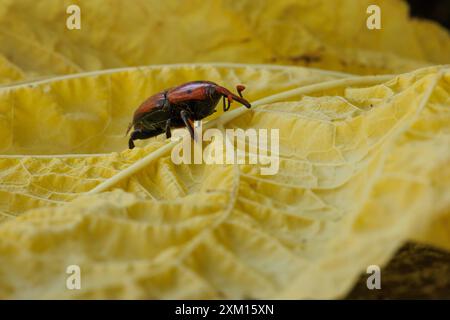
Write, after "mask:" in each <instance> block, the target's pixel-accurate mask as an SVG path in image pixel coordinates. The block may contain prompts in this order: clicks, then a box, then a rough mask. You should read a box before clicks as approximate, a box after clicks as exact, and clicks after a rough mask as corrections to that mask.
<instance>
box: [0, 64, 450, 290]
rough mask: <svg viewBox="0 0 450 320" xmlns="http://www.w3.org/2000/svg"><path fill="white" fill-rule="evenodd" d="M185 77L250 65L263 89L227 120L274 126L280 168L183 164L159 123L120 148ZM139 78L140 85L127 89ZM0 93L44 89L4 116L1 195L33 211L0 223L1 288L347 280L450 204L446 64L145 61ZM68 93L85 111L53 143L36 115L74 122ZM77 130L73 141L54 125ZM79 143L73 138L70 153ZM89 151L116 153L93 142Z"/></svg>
mask: <svg viewBox="0 0 450 320" xmlns="http://www.w3.org/2000/svg"><path fill="white" fill-rule="evenodd" d="M140 72H144V73H146V76H141V75H140ZM149 74H153V75H157V77H156V76H149ZM187 77H189V78H204V77H207V78H213V80H216V81H219V80H220V82H222V83H225V84H227V85H232V84H234V83H235V82H243V83H245V84H247V85H248V89H247V91H246V94H247V95H248V97H249V98H250V100H251V101H255V100H257V99H260V98H261V100H259V102H258V101H257V102H256V103H254V108H252V109H251V110H249V111H246V110H245V109H238V110H236V111H233V112H231V113H226V114H224V115H222V116H221V117H219V118H218V120H217V122H218V123H221V124H223V125H224V126H225V128H236V127H240V128H244V129H246V128H278V129H279V130H280V171H279V173H278V174H276V175H273V176H263V175H261V173H260V170H259V169H260V166H258V165H206V164H203V165H175V164H174V163H173V162H172V161H171V158H170V155H169V154H160V152H159V150H161V149H164V148H168V147H170V146H171V145H170V143H168V142H166V141H164V140H161V139H150V140H148V141H146V142H144V143H142V144H141V145H142V146H144V147H143V148H137V149H136V150H133V151H128V150H125V151H121V150H122V149H121V148H122V145H124V144H125V143H126V141H125V138H124V137H123V136H122V137H120V138H119V137H118V136H119V134H120V133H121V128H124V127H125V123H126V119H127V117H126V115H129V110H130V108H132V107H133V104H134V102H135V100H136V101H137V100H140V99H141V98H142V96H145V95H146V94H147V93H148V91H146V90H151V91H154V90H157V89H159V88H160V87H159V86H161V87H168V86H170V85H172V84H173V83H175V82H183V81H184V80H185V79H186V78H187ZM338 77H340V78H338ZM274 78H277V79H278V80H273V79H274ZM181 80H182V81H181ZM112 84H115V85H112ZM127 84H128V85H127ZM30 85H31V87H29V86H30ZM274 85H275V87H274ZM48 87H49V88H50V90H49V89H48ZM119 87H120V90H119V89H115V88H119ZM131 87H136V88H138V89H137V90H136V89H134V91H133V90H131V89H129V90H130V93H129V94H124V95H123V96H121V98H122V99H120V98H119V96H120V95H119V94H117V95H115V93H120V92H127V91H126V90H128V89H127V88H131ZM46 88H47V89H46ZM139 88H141V89H139ZM96 89H97V90H96ZM284 90H288V91H284ZM283 91H284V92H283ZM131 92H133V93H134V94H131ZM81 93H82V94H81ZM0 94H1V99H2V101H4V102H3V103H2V104H1V105H3V108H5V109H7V107H6V106H12V104H11V103H10V102H8V101H14V107H15V108H17V109H18V110H24V115H25V114H28V115H30V114H34V113H30V112H26V110H28V109H27V106H28V105H29V104H30V103H29V102H30V101H33V102H34V103H35V108H37V109H38V110H40V112H41V113H42V116H41V118H33V117H28V118H26V117H16V112H14V118H13V119H12V118H10V122H6V123H7V124H9V126H8V125H5V126H4V127H3V128H4V130H7V129H8V128H12V129H10V130H11V133H10V137H11V138H10V139H9V140H8V141H9V142H8V144H5V145H4V148H5V149H4V150H5V151H4V152H6V153H10V154H11V156H9V157H8V156H3V158H2V159H1V168H2V169H1V174H2V180H1V181H2V184H1V188H2V198H1V199H2V200H1V203H2V204H1V205H2V211H3V212H4V213H5V215H16V214H20V213H22V214H21V215H20V216H19V217H17V218H13V219H9V220H6V221H4V222H3V223H2V224H0V296H1V297H7V298H13V297H15V298H43V297H44V298H64V297H70V298H335V297H340V296H342V295H344V294H345V293H346V292H347V290H349V289H350V288H351V285H352V284H353V281H354V280H356V278H357V276H358V275H359V273H360V272H361V271H362V270H365V268H366V267H367V265H370V264H379V265H382V264H383V263H385V262H386V261H387V260H388V259H389V258H390V257H391V255H392V254H393V253H394V251H395V249H396V248H397V247H398V246H400V245H401V244H403V242H404V241H405V240H406V239H408V238H411V237H413V236H416V235H417V234H420V233H423V232H425V231H424V230H425V229H426V227H427V225H428V224H429V223H431V222H432V220H433V219H434V218H437V217H438V216H439V214H440V213H442V212H443V209H445V208H448V207H449V204H450V198H449V194H448V192H447V188H448V183H449V180H448V175H446V176H442V175H441V172H443V171H444V170H447V169H445V168H447V167H448V163H449V159H450V152H449V148H448V146H449V145H450V141H449V140H450V135H449V134H450V133H449V131H448V128H449V121H450V117H449V116H448V112H449V111H448V110H449V109H448V105H449V99H450V97H449V94H450V70H449V69H448V67H433V68H427V69H421V70H417V71H415V72H413V73H407V74H403V75H399V76H397V77H392V76H370V77H367V76H366V77H343V76H342V75H338V74H333V73H326V72H320V71H314V70H308V69H302V68H264V67H259V68H251V67H238V66H234V67H233V66H223V67H212V66H196V67H194V66H185V67H170V68H169V67H165V68H162V69H158V68H148V69H143V70H130V71H121V72H120V71H119V72H106V73H99V74H97V73H94V74H85V75H80V76H76V77H63V78H61V79H54V80H46V81H42V82H39V83H35V84H32V83H29V84H24V85H20V86H10V87H7V88H5V89H2V90H1V91H0ZM271 94H275V95H271ZM112 97H117V98H115V99H112ZM8 99H10V100H8ZM17 102H20V103H17ZM43 106H52V108H49V107H47V108H44V107H43ZM74 106H76V108H74ZM99 106H109V108H105V107H102V108H100V107H99ZM15 110H16V109H15ZM74 110H76V111H77V112H78V113H80V111H79V110H84V114H83V117H81V116H80V115H78V119H82V120H83V121H84V122H83V121H82V122H81V124H80V126H79V127H78V128H79V129H78V135H76V134H73V135H70V134H64V135H62V136H61V137H58V136H57V134H55V135H54V136H52V139H53V140H52V144H45V143H44V141H45V140H47V139H48V136H45V135H46V134H52V133H46V131H44V130H39V128H43V127H40V126H42V125H43V124H44V123H45V124H46V125H47V126H49V125H50V124H53V125H59V123H60V122H61V121H62V120H63V121H67V122H64V124H65V125H66V126H67V127H68V129H67V130H74V128H77V127H75V126H73V127H71V126H70V119H71V117H72V116H73V115H72V113H76V112H74ZM105 110H108V112H106V111H105ZM124 110H127V112H125V111H124ZM116 112H117V113H116ZM42 117H44V118H45V119H46V120H45V121H44V122H41V121H42ZM66 117H67V119H68V120H66ZM105 119H108V120H106V121H105ZM6 121H8V120H6ZM22 121H23V122H22ZM52 121H53V122H52ZM101 121H104V122H103V123H102V122H101ZM99 122H100V123H102V124H103V125H99V124H98V123H99ZM41 123H42V124H41ZM28 127H31V128H33V130H29V131H25V129H26V128H28ZM18 128H19V129H21V130H17V129H18ZM59 130H64V128H63V127H61V129H59ZM90 130H101V131H98V132H95V131H94V132H93V133H92V132H91V131H90ZM31 132H33V133H34V135H31V134H30V133H31ZM69 132H70V131H69ZM84 134H86V136H91V135H92V134H94V136H95V135H97V136H95V138H93V139H92V140H86V136H84ZM65 137H68V138H70V139H74V140H75V141H73V140H71V141H69V142H66V143H63V140H58V139H63V138H65ZM114 137H116V139H114ZM31 138H34V139H36V140H32V139H31ZM39 139H40V140H39ZM55 139H56V140H55ZM76 139H79V140H76ZM102 140H104V142H103V143H102V142H101V141H102ZM33 141H34V142H33ZM75 142H78V143H79V144H77V143H75ZM51 145H53V149H52V148H51ZM74 145H78V146H79V147H78V149H74V150H72V152H77V153H78V154H70V155H69V154H67V153H68V152H69V151H68V150H67V146H74ZM39 148H42V149H39ZM96 148H97V149H96ZM95 150H102V152H111V151H118V152H112V153H105V154H103V155H89V154H85V153H89V152H95ZM19 152H27V153H28V154H29V153H45V154H50V153H53V152H57V153H63V154H62V155H61V156H58V157H46V156H36V157H33V156H15V155H14V154H17V153H19ZM82 153H83V154H82ZM152 155H155V156H153V157H152ZM149 157H150V158H152V160H153V161H151V162H149V163H146V164H145V166H143V168H142V169H141V170H139V171H137V172H132V174H130V175H125V176H124V177H123V179H121V180H120V181H116V182H117V183H116V184H115V185H114V187H120V189H117V190H113V191H111V192H105V193H96V194H91V195H87V196H81V197H78V196H79V195H80V194H81V193H84V192H86V191H88V190H91V189H92V188H93V187H94V186H96V185H97V186H98V184H99V183H101V182H103V183H107V182H108V181H111V180H110V178H111V177H113V176H114V175H115V174H116V173H117V172H119V171H121V170H123V172H128V171H127V170H128V169H125V168H126V167H129V168H130V167H132V166H136V164H139V163H140V162H141V161H146V160H145V159H149ZM447 171H448V170H447ZM447 171H445V172H447ZM446 177H447V178H446ZM121 189H122V190H121ZM73 198H76V199H75V200H73V202H70V203H66V204H63V203H64V202H66V201H68V200H71V199H73ZM58 204H61V205H58ZM49 205H50V206H49ZM51 205H56V206H51ZM35 207H40V208H38V209H31V208H35ZM28 209H31V210H28ZM446 245H447V246H448V243H447V244H446ZM71 264H77V265H79V266H80V267H81V268H82V272H83V280H82V290H79V291H77V290H75V291H71V290H67V289H66V287H65V280H66V276H67V275H66V273H65V268H66V267H67V266H68V265H71Z"/></svg>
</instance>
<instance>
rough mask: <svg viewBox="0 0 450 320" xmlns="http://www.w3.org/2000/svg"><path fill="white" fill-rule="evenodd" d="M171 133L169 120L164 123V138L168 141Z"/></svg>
mask: <svg viewBox="0 0 450 320" xmlns="http://www.w3.org/2000/svg"><path fill="white" fill-rule="evenodd" d="M171 136H172V132H171V131H170V119H169V120H167V121H166V138H167V139H170V137H171Z"/></svg>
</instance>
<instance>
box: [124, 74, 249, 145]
mask: <svg viewBox="0 0 450 320" xmlns="http://www.w3.org/2000/svg"><path fill="white" fill-rule="evenodd" d="M236 89H237V92H238V94H239V96H237V95H235V94H234V93H232V92H231V91H229V90H228V89H227V88H224V87H222V86H219V85H218V84H216V83H214V82H211V81H192V82H187V83H185V84H182V85H180V86H178V87H174V88H170V89H167V90H164V91H162V92H159V93H157V94H155V95H153V96H151V97H150V98H148V99H147V100H145V101H144V102H143V103H142V104H141V105H140V106H139V108H137V109H136V111H135V112H134V117H133V122H132V123H131V124H130V126H129V127H128V130H127V134H128V132H129V131H130V129H131V128H132V127H134V130H133V131H132V132H131V136H130V140H129V141H128V146H129V148H130V149H133V148H134V140H138V139H147V138H151V137H154V136H157V135H159V134H161V133H164V132H165V133H166V137H167V138H170V137H171V132H170V129H171V128H181V127H184V126H185V127H186V128H187V129H188V130H189V133H190V135H191V138H192V139H194V128H193V125H192V124H193V121H195V120H201V119H203V118H205V117H207V116H209V115H210V114H212V113H214V112H215V109H216V105H217V103H218V102H219V100H220V98H223V111H224V112H225V111H228V109H229V108H230V104H231V102H232V101H237V102H239V103H241V104H243V105H244V106H246V107H247V108H250V107H251V105H250V103H249V102H248V101H247V100H245V99H244V98H243V97H242V91H243V90H244V89H245V87H244V86H243V85H237V86H236ZM227 100H228V105H227V104H226V101H227Z"/></svg>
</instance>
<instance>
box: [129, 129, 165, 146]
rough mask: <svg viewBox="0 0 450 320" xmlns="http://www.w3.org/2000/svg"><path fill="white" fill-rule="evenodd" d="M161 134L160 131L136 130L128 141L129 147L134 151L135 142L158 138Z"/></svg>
mask: <svg viewBox="0 0 450 320" xmlns="http://www.w3.org/2000/svg"><path fill="white" fill-rule="evenodd" d="M160 133H161V131H158V130H142V129H136V130H134V131H133V132H131V135H130V140H128V147H129V148H130V149H133V148H134V147H135V145H134V140H139V139H141V140H142V139H147V138H151V137H154V136H157V135H158V134H160Z"/></svg>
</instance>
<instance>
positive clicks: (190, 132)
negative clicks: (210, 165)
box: [180, 110, 195, 140]
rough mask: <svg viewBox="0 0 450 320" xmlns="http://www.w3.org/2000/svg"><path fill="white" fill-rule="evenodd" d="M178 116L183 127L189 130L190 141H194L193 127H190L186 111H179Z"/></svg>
mask: <svg viewBox="0 0 450 320" xmlns="http://www.w3.org/2000/svg"><path fill="white" fill-rule="evenodd" d="M180 116H181V119H182V120H183V122H184V125H185V126H186V128H187V129H188V130H189V134H190V135H191V138H192V140H195V135H194V127H193V126H192V123H191V119H190V117H189V113H188V112H187V111H186V110H181V112H180Z"/></svg>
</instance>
